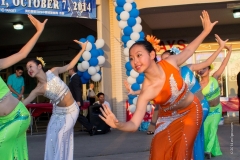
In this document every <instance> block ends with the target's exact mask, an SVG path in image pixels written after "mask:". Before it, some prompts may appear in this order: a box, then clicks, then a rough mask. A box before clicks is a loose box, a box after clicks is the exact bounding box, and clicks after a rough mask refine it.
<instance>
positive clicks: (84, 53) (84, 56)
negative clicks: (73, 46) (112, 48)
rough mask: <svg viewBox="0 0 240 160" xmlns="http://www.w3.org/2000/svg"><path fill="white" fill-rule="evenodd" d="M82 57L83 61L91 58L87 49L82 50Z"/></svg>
mask: <svg viewBox="0 0 240 160" xmlns="http://www.w3.org/2000/svg"><path fill="white" fill-rule="evenodd" d="M82 57H83V59H84V60H85V61H88V60H89V59H91V53H90V52H89V51H84V52H83V54H82Z"/></svg>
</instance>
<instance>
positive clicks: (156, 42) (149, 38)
mask: <svg viewBox="0 0 240 160" xmlns="http://www.w3.org/2000/svg"><path fill="white" fill-rule="evenodd" d="M146 40H147V41H148V42H150V43H151V44H152V46H153V48H154V49H155V51H156V52H159V51H160V50H161V47H160V45H159V43H160V39H157V38H156V37H155V36H153V35H147V36H146Z"/></svg>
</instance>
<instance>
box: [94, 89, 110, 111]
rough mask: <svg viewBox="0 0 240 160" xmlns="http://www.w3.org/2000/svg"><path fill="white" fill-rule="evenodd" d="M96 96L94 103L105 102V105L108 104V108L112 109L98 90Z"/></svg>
mask: <svg viewBox="0 0 240 160" xmlns="http://www.w3.org/2000/svg"><path fill="white" fill-rule="evenodd" d="M97 97H98V101H96V102H95V103H94V104H105V105H107V106H108V108H109V109H110V110H112V108H111V106H110V104H109V103H108V102H107V101H105V96H104V93H102V92H99V93H98V94H97Z"/></svg>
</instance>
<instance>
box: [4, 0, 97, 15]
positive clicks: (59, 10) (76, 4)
mask: <svg viewBox="0 0 240 160" xmlns="http://www.w3.org/2000/svg"><path fill="white" fill-rule="evenodd" d="M0 13H12V14H32V15H46V16H59V17H77V18H89V19H96V0H0Z"/></svg>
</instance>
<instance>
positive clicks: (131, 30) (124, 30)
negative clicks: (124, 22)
mask: <svg viewBox="0 0 240 160" xmlns="http://www.w3.org/2000/svg"><path fill="white" fill-rule="evenodd" d="M132 32H133V29H132V27H130V26H127V27H125V28H124V29H123V33H124V35H126V36H130V35H131V33H132Z"/></svg>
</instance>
